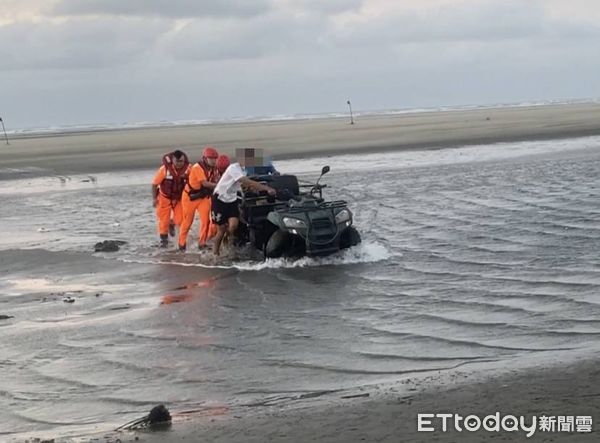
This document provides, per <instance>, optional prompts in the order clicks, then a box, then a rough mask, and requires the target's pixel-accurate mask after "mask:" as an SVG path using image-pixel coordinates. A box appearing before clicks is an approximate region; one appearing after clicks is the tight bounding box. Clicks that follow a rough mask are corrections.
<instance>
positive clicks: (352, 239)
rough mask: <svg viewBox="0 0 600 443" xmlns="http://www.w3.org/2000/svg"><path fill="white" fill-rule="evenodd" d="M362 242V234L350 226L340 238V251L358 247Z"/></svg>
mask: <svg viewBox="0 0 600 443" xmlns="http://www.w3.org/2000/svg"><path fill="white" fill-rule="evenodd" d="M360 242H361V239H360V234H359V233H358V231H357V230H356V228H355V227H354V226H350V227H349V228H347V229H346V230H345V231H344V232H342V236H341V238H340V249H348V248H351V247H352V246H356V245H357V244H359V243H360Z"/></svg>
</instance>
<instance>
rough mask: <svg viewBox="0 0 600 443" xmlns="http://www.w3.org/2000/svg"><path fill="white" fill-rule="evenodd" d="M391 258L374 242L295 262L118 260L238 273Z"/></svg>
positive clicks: (282, 259) (280, 259) (337, 264)
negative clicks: (229, 270) (234, 270)
mask: <svg viewBox="0 0 600 443" xmlns="http://www.w3.org/2000/svg"><path fill="white" fill-rule="evenodd" d="M391 257H392V254H391V253H390V251H388V249H387V248H386V247H385V246H384V245H382V244H379V243H375V242H363V243H361V244H359V245H358V246H355V247H353V248H350V249H347V250H344V251H341V252H340V253H338V254H334V255H330V256H327V257H320V258H312V257H302V258H300V259H295V260H293V259H285V258H278V259H267V260H265V261H253V260H244V261H237V262H236V261H234V262H231V263H224V264H211V263H206V262H205V263H203V262H196V263H190V262H186V261H177V260H160V259H158V260H156V259H148V260H145V259H143V258H120V260H121V261H123V262H126V263H143V264H161V265H175V266H184V267H200V268H205V269H237V270H239V271H262V270H264V269H292V268H307V267H316V266H339V265H352V264H358V263H376V262H379V261H383V260H387V259H389V258H391Z"/></svg>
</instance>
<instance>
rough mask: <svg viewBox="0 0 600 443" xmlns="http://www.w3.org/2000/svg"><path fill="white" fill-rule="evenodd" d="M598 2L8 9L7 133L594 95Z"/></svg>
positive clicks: (0, 34)
mask: <svg viewBox="0 0 600 443" xmlns="http://www.w3.org/2000/svg"><path fill="white" fill-rule="evenodd" d="M598 42H600V2H599V1H597V0H569V1H564V0H0V117H2V118H3V119H4V121H5V123H6V124H7V126H8V127H9V128H27V127H48V126H57V125H77V124H99V123H117V124H118V123H124V122H143V121H152V122H154V121H176V120H199V119H206V118H228V117H242V116H261V115H289V114H302V113H321V112H344V111H345V110H346V100H351V101H352V103H353V107H354V109H355V110H357V111H361V110H376V109H398V108H421V107H436V106H451V105H470V104H492V103H513V102H526V101H543V100H561V99H584V98H598V97H600V75H599V74H600V46H599V45H598Z"/></svg>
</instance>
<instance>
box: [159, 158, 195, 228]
mask: <svg viewBox="0 0 600 443" xmlns="http://www.w3.org/2000/svg"><path fill="white" fill-rule="evenodd" d="M188 171H189V168H188V169H187V170H186V171H185V172H184V173H183V174H180V175H178V176H176V177H173V175H172V172H171V171H169V170H168V169H167V167H166V166H164V165H163V166H161V167H160V168H158V171H157V172H156V175H155V176H154V179H153V180H152V184H153V185H156V186H158V189H159V192H158V202H157V205H156V217H157V219H158V233H159V234H160V235H161V236H166V235H168V234H169V224H170V223H171V220H172V222H173V224H174V225H175V226H179V225H181V222H182V221H183V208H182V205H181V198H177V197H176V196H175V195H170V196H167V195H165V193H164V192H163V190H162V189H161V184H163V183H166V181H167V180H170V181H173V180H177V181H181V182H182V184H181V187H183V183H185V180H186V179H187V173H188Z"/></svg>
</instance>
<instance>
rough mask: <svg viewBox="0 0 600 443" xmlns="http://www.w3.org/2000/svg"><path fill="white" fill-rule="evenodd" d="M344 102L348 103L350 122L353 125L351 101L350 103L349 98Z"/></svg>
mask: <svg viewBox="0 0 600 443" xmlns="http://www.w3.org/2000/svg"><path fill="white" fill-rule="evenodd" d="M346 103H348V107H349V108H350V124H351V125H353V124H354V116H353V115H352V103H350V100H348V101H347V102H346Z"/></svg>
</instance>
